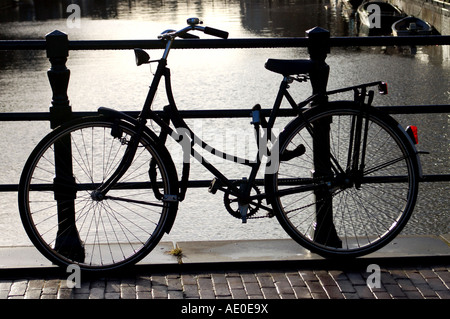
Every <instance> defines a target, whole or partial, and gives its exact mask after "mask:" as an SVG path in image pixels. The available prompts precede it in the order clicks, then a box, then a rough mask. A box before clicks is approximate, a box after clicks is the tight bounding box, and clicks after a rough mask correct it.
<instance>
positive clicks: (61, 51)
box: [0, 28, 450, 192]
mask: <svg viewBox="0 0 450 319" xmlns="http://www.w3.org/2000/svg"><path fill="white" fill-rule="evenodd" d="M309 31H312V32H309V33H307V37H305V38H248V39H228V40H215V39H204V40H177V41H175V42H174V44H173V46H172V48H174V49H205V48H208V49H242V48H282V47H307V48H308V50H309V53H310V56H311V59H314V58H316V59H317V57H319V58H320V59H323V62H324V61H325V58H326V55H327V53H329V51H330V47H348V46H356V47H358V46H394V45H397V46H405V45H450V36H442V35H439V36H437V35H436V36H400V37H387V36H386V37H385V36H383V37H334V38H330V37H329V32H328V31H327V30H324V29H320V28H314V29H311V30H309ZM137 47H139V48H142V49H163V48H164V47H165V43H164V42H162V41H161V40H89V41H69V40H68V37H67V35H66V34H65V33H62V32H60V31H54V32H52V33H49V34H48V35H47V36H46V39H45V40H17V41H16V40H6V41H0V50H46V52H47V57H48V58H49V60H50V64H51V68H50V70H49V71H48V77H49V81H50V85H51V88H52V92H53V97H52V105H51V107H50V111H49V112H26V113H24V112H22V113H20V112H14V113H0V121H50V123H51V127H52V128H54V127H56V126H57V125H60V124H61V123H63V122H65V121H68V120H70V119H73V118H76V117H83V116H90V115H94V114H96V113H95V112H72V110H71V107H70V105H69V100H68V96H67V87H68V83H69V76H70V72H69V70H68V69H67V68H66V65H65V63H66V61H67V57H68V54H69V51H71V50H128V49H134V48H137ZM0 103H1V101H0ZM377 108H380V109H383V110H384V111H385V112H387V113H390V114H418V113H449V114H450V105H445V104H444V105H407V106H378V107H377ZM125 113H127V114H129V115H131V116H137V114H138V112H125ZM157 113H158V112H157ZM180 113H181V115H182V116H183V117H184V118H239V117H241V118H242V117H249V116H250V114H251V110H250V109H227V110H195V111H180ZM269 113H270V110H268V109H266V110H262V114H263V115H269ZM279 116H287V117H289V116H295V113H294V111H293V110H280V113H279ZM443 181H445V182H448V181H450V174H435V175H424V176H423V178H422V182H443ZM261 182H262V181H259V183H261ZM209 185H210V181H202V180H198V181H195V180H194V181H190V182H189V184H188V187H208V186H209ZM17 190H18V185H17V184H1V185H0V192H16V191H17Z"/></svg>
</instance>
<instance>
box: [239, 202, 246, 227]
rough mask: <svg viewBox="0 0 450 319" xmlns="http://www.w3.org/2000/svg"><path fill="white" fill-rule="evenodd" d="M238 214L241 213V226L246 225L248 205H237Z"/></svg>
mask: <svg viewBox="0 0 450 319" xmlns="http://www.w3.org/2000/svg"><path fill="white" fill-rule="evenodd" d="M239 212H240V213H241V219H242V224H246V223H247V212H248V204H246V205H239Z"/></svg>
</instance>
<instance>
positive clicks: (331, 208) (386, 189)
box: [265, 101, 419, 258]
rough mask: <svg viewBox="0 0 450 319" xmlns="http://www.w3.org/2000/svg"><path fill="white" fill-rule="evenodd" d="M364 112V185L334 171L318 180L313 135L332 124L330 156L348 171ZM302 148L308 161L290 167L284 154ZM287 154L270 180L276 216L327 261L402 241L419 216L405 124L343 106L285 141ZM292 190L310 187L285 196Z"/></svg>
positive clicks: (303, 122) (310, 117)
mask: <svg viewBox="0 0 450 319" xmlns="http://www.w3.org/2000/svg"><path fill="white" fill-rule="evenodd" d="M361 110H363V111H362V112H363V118H364V121H365V122H367V123H368V126H367V127H368V130H367V132H368V133H367V147H366V154H365V168H364V176H363V178H362V179H361V180H362V181H363V182H362V183H361V185H356V183H355V185H351V183H350V182H349V181H350V179H349V178H347V179H345V180H344V181H345V182H343V180H342V178H343V177H345V174H339V173H336V172H333V171H331V173H330V174H329V175H328V176H325V175H322V176H321V177H315V175H313V174H312V172H313V173H315V172H314V171H313V170H314V153H313V144H312V136H311V131H312V130H311V128H313V127H314V126H318V125H319V123H324V122H323V121H328V123H330V130H329V134H328V133H327V132H324V133H325V135H324V136H326V135H327V136H329V137H330V143H329V144H330V146H329V154H332V156H333V160H332V159H331V155H328V159H327V161H328V163H330V162H333V163H334V160H335V161H336V162H337V163H340V165H341V166H342V167H344V168H346V167H347V166H346V165H347V164H348V161H349V156H348V150H349V148H350V146H349V145H350V144H349V141H350V137H351V134H350V132H349V131H350V128H351V127H352V126H351V122H350V121H351V120H352V118H355V116H357V115H358V114H360V113H361ZM325 131H326V130H325ZM315 134H316V135H315V136H317V137H318V136H319V135H320V134H322V133H317V132H316V133H315ZM299 145H303V147H304V149H302V148H303V147H300V146H299ZM316 147H318V148H319V146H316ZM296 149H297V150H298V149H300V151H303V154H302V155H300V156H295V157H293V158H290V159H288V160H283V157H282V156H283V154H286V153H287V154H289V151H291V153H292V151H293V150H296ZM294 153H295V152H294ZM298 153H299V154H300V153H302V152H298ZM279 154H280V155H279V156H280V160H279V161H278V166H277V167H276V172H275V173H272V172H269V173H266V176H265V187H266V192H267V194H269V200H270V201H271V204H272V207H273V210H274V213H275V215H276V216H277V219H278V221H279V223H280V224H281V225H282V227H283V229H284V230H285V231H286V232H287V233H288V234H289V235H290V236H291V237H292V238H293V239H294V240H295V241H296V242H298V243H299V244H300V245H302V246H304V247H305V248H307V249H309V250H310V251H312V252H314V253H317V254H319V255H321V256H323V257H327V258H354V257H358V256H362V255H366V254H368V253H371V252H373V251H376V250H378V249H380V248H381V247H383V246H385V245H386V244H388V243H389V242H390V241H391V240H392V239H393V238H395V236H397V235H398V234H399V232H400V231H401V230H402V229H403V227H404V226H405V225H406V223H407V221H408V219H409V217H410V216H411V214H412V212H413V209H414V206H415V203H416V199H417V193H418V180H419V162H418V159H417V154H416V151H415V147H413V144H412V142H411V141H410V139H409V137H407V135H406V134H405V131H404V130H403V129H402V128H401V126H400V125H399V124H398V122H397V121H395V120H394V119H393V118H392V117H390V116H389V115H387V114H385V113H382V112H381V111H379V110H377V109H375V108H373V107H368V106H366V105H364V106H361V105H359V104H358V103H355V102H350V101H337V102H330V103H328V105H327V106H321V107H314V108H311V109H310V110H308V111H306V112H305V113H304V114H303V116H301V117H298V118H296V119H295V120H293V121H292V122H291V123H290V124H288V125H287V127H286V128H285V130H284V131H283V132H282V134H280V138H279ZM284 159H286V156H285V158H284ZM317 161H322V160H321V159H318V155H316V163H319V164H320V162H317ZM271 169H272V170H273V167H272V168H271ZM338 178H340V180H338ZM355 180H356V179H355ZM289 183H290V184H293V183H294V184H295V183H297V184H302V185H306V187H303V186H298V187H299V188H301V189H302V190H304V191H303V192H299V193H296V194H289V191H285V192H284V194H288V195H286V196H282V195H283V189H285V190H286V189H289V188H291V189H292V185H291V186H283V184H285V185H286V184H289ZM307 185H309V186H310V187H308V186H307ZM324 192H325V193H324ZM277 194H279V195H277ZM324 194H325V195H324ZM319 214H320V215H319ZM319 216H320V217H319ZM319 219H320V221H319Z"/></svg>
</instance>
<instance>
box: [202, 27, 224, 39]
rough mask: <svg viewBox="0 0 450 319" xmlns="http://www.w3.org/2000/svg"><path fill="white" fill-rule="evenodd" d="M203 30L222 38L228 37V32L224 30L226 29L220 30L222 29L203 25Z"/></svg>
mask: <svg viewBox="0 0 450 319" xmlns="http://www.w3.org/2000/svg"><path fill="white" fill-rule="evenodd" d="M204 32H205V33H206V34H209V35H213V36H215V37H219V38H222V39H228V32H226V31H222V30H219V29H214V28H210V27H205V30H204Z"/></svg>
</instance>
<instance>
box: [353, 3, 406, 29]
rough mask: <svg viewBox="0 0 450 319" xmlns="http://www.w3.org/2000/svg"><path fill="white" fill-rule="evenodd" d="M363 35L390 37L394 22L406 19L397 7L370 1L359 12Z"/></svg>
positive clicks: (362, 5) (360, 7)
mask: <svg viewBox="0 0 450 319" xmlns="http://www.w3.org/2000/svg"><path fill="white" fill-rule="evenodd" d="M357 14H358V18H359V21H360V33H362V35H388V34H391V32H392V31H391V30H392V29H391V27H392V24H393V23H394V22H397V21H398V20H400V19H403V18H404V17H406V14H404V13H403V12H402V11H401V10H400V9H399V8H397V7H396V6H394V5H392V4H390V3H387V2H383V1H369V2H365V3H363V4H361V5H360V6H359V7H358V10H357Z"/></svg>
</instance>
